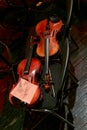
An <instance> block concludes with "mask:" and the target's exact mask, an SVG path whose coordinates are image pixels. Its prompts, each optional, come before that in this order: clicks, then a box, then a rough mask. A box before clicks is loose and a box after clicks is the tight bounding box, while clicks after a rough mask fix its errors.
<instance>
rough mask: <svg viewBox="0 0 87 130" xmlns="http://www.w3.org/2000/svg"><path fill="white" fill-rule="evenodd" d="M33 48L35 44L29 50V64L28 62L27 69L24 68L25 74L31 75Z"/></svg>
mask: <svg viewBox="0 0 87 130" xmlns="http://www.w3.org/2000/svg"><path fill="white" fill-rule="evenodd" d="M33 46H34V44H33V43H32V45H30V48H29V53H28V56H27V62H26V65H25V68H24V74H28V73H29V68H30V63H31V59H32V55H33Z"/></svg>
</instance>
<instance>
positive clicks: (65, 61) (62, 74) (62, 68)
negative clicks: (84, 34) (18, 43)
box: [25, 0, 78, 129]
mask: <svg viewBox="0 0 87 130" xmlns="http://www.w3.org/2000/svg"><path fill="white" fill-rule="evenodd" d="M68 2H69V3H68V4H69V8H68V10H67V19H66V22H65V24H64V29H63V32H62V37H61V40H60V48H61V52H60V55H61V59H60V62H57V59H55V60H56V62H55V63H52V62H51V63H50V72H51V76H52V82H53V89H54V90H53V91H54V93H55V94H54V95H55V96H54V97H52V95H51V92H48V93H47V92H46V91H45V90H44V88H43V87H41V91H42V95H43V99H42V101H41V102H40V104H39V105H37V106H36V107H35V108H30V109H26V110H27V111H28V112H29V113H28V114H29V115H28V116H27V117H29V116H31V118H30V120H31V121H32V113H33V112H36V113H37V114H39V113H49V114H51V115H53V116H54V117H56V118H58V119H60V120H61V121H63V122H65V123H67V124H68V125H70V126H71V127H72V128H74V125H73V124H72V123H71V122H69V121H68V120H67V119H66V118H64V117H62V116H61V115H60V114H59V113H58V110H60V109H62V107H63V105H64V99H65V97H66V91H68V90H67V87H68V84H66V82H67V80H68V78H71V80H72V81H73V82H74V83H75V84H77V82H78V80H77V79H76V77H75V76H74V75H73V74H72V73H71V70H70V47H69V46H70V27H71V16H72V8H73V0H69V1H68ZM64 21H65V20H64ZM43 68H44V65H43ZM43 70H44V69H43ZM44 74H45V71H43V73H42V76H41V79H43V76H44ZM41 83H42V81H41ZM67 96H68V95H67ZM25 122H26V121H25ZM40 123H41V121H39V123H37V124H36V125H35V127H33V128H34V129H35V128H36V129H37V127H38V125H39V124H40ZM59 129H60V128H59Z"/></svg>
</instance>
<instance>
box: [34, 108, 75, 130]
mask: <svg viewBox="0 0 87 130" xmlns="http://www.w3.org/2000/svg"><path fill="white" fill-rule="evenodd" d="M32 110H33V109H32ZM34 111H36V112H38V111H39V112H45V113H50V114H52V115H53V116H55V117H56V118H58V119H60V120H62V121H63V122H65V123H67V124H68V125H70V126H71V127H73V128H74V127H75V126H74V125H73V124H72V123H71V122H69V121H68V120H67V119H65V118H63V117H62V116H60V115H59V114H58V113H56V112H55V111H54V110H48V109H39V110H38V109H34Z"/></svg>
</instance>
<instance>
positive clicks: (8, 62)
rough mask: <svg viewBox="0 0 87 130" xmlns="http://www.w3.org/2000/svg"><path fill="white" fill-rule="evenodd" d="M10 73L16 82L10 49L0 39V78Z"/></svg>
mask: <svg viewBox="0 0 87 130" xmlns="http://www.w3.org/2000/svg"><path fill="white" fill-rule="evenodd" d="M10 74H12V76H13V80H14V83H16V77H15V76H16V75H15V72H14V68H13V64H12V59H11V52H10V49H9V48H8V46H7V45H6V44H5V43H3V42H2V41H0V78H3V76H6V75H10Z"/></svg>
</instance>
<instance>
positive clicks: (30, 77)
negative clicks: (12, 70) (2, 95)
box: [9, 58, 41, 107]
mask: <svg viewBox="0 0 87 130" xmlns="http://www.w3.org/2000/svg"><path fill="white" fill-rule="evenodd" d="M26 61H27V60H26V59H24V60H22V61H21V62H20V63H19V65H18V68H17V73H18V75H19V80H18V83H19V82H20V78H21V77H22V78H23V79H25V80H26V81H28V82H29V84H30V83H31V85H32V84H33V85H36V86H37V89H36V90H35V93H34V94H33V96H32V99H31V101H30V103H29V104H28V103H26V102H23V101H21V100H19V99H17V98H16V97H15V96H13V95H12V91H13V90H14V89H15V87H16V86H17V84H18V83H17V84H15V85H13V87H12V89H11V91H10V94H9V101H10V103H11V104H14V105H15V106H21V105H24V104H27V106H28V107H31V106H34V105H35V104H36V103H37V102H38V100H39V99H40V96H41V90H40V86H39V83H38V82H37V76H38V75H37V74H39V73H40V71H41V62H40V61H39V60H38V59H36V58H32V60H31V64H30V69H29V74H27V75H24V74H23V71H24V68H25V65H26Z"/></svg>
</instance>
